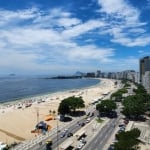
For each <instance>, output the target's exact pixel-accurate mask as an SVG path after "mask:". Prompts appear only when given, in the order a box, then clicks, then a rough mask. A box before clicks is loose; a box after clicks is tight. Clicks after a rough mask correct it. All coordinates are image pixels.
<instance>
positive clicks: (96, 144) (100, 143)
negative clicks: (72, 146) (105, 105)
mask: <svg viewBox="0 0 150 150" xmlns="http://www.w3.org/2000/svg"><path fill="white" fill-rule="evenodd" d="M117 114H118V117H117V118H113V119H111V120H110V121H109V122H108V123H107V124H106V125H105V126H104V127H103V128H102V129H101V130H100V131H99V133H98V134H96V136H95V137H94V138H93V139H92V140H91V141H90V142H89V143H87V145H86V146H85V148H83V149H84V150H103V148H104V146H105V145H106V143H107V142H108V140H109V138H110V137H111V135H112V133H113V132H114V130H115V127H117V126H118V125H119V121H120V118H121V114H120V108H119V109H118V110H117Z"/></svg>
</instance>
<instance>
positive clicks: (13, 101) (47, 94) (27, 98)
mask: <svg viewBox="0 0 150 150" xmlns="http://www.w3.org/2000/svg"><path fill="white" fill-rule="evenodd" d="M88 79H90V80H93V78H88ZM94 79H95V80H99V82H98V83H97V84H94V85H90V86H85V87H81V88H75V89H70V90H68V89H66V90H62V91H56V92H46V93H41V94H36V95H29V96H25V97H22V98H21V97H20V98H17V99H10V100H7V101H3V102H0V107H1V106H5V105H11V104H16V103H20V102H25V101H29V99H35V98H37V99H39V97H40V98H44V97H47V96H51V95H57V94H61V93H64V92H70V91H77V90H82V89H88V88H92V87H95V86H96V85H99V84H101V79H100V78H94Z"/></svg>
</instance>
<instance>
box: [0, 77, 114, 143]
mask: <svg viewBox="0 0 150 150" xmlns="http://www.w3.org/2000/svg"><path fill="white" fill-rule="evenodd" d="M114 90H116V89H115V85H114V80H109V79H101V82H100V83H99V84H97V85H95V86H92V87H89V88H84V89H80V90H79V89H77V90H70V91H66V92H58V93H54V94H49V95H43V96H39V97H32V98H31V99H28V100H27V99H26V100H24V101H20V102H19V101H18V102H17V103H16V102H14V103H11V104H7V105H0V141H2V142H4V143H7V144H10V143H13V142H20V141H23V140H27V139H31V138H33V137H35V136H36V134H35V133H31V130H33V129H34V128H35V125H36V124H37V122H39V121H44V118H45V116H46V115H48V114H49V110H51V111H52V112H53V111H55V112H56V114H55V115H57V109H58V106H59V103H60V102H61V101H62V100H63V99H64V98H67V97H69V96H73V95H74V96H82V97H83V100H84V101H85V105H86V108H87V107H88V106H89V105H90V104H91V102H92V101H93V100H94V99H97V98H100V97H102V95H103V93H106V92H113V91H114ZM27 105H29V107H27ZM30 105H31V106H30ZM46 123H47V124H49V125H50V126H51V127H52V128H54V127H56V120H50V121H46Z"/></svg>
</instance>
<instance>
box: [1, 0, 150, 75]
mask: <svg viewBox="0 0 150 150" xmlns="http://www.w3.org/2000/svg"><path fill="white" fill-rule="evenodd" d="M149 14H150V0H139V1H138V0H55V1H54V0H9V2H8V1H7V0H0V74H8V73H17V74H68V73H74V72H76V71H83V72H87V71H96V70H102V71H106V72H107V71H123V70H127V69H134V70H136V71H138V68H139V66H138V63H139V58H141V57H143V56H147V55H150V15H149Z"/></svg>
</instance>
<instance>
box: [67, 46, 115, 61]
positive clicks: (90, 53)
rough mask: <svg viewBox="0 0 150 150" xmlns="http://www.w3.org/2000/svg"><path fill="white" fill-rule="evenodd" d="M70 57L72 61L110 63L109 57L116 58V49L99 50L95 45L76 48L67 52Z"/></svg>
mask: <svg viewBox="0 0 150 150" xmlns="http://www.w3.org/2000/svg"><path fill="white" fill-rule="evenodd" d="M67 55H68V57H70V59H71V60H72V59H73V60H79V61H80V60H92V59H93V60H98V61H100V62H106V61H109V57H111V56H114V49H111V48H98V47H95V46H93V45H87V46H80V47H74V48H73V49H72V50H70V51H67Z"/></svg>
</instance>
